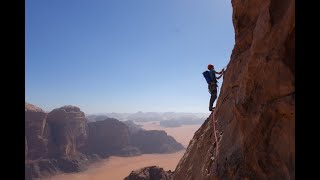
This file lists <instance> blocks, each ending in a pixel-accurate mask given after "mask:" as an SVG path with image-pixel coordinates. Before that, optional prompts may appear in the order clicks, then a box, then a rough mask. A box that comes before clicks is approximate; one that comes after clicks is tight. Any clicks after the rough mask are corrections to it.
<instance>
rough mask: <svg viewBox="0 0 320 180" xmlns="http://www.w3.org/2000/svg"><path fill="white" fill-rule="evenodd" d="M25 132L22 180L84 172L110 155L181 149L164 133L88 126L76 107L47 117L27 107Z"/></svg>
mask: <svg viewBox="0 0 320 180" xmlns="http://www.w3.org/2000/svg"><path fill="white" fill-rule="evenodd" d="M132 123H133V122H132ZM132 123H131V124H130V125H134V124H132ZM136 128H137V127H136ZM25 131H26V134H25V179H28V180H29V179H35V178H42V177H46V176H49V175H52V174H55V173H58V172H79V171H83V170H85V169H86V168H87V166H88V165H89V164H90V163H92V162H94V161H97V160H98V159H100V158H101V157H102V158H106V157H108V156H111V155H118V156H133V155H138V154H141V153H168V152H174V151H178V150H181V149H183V146H182V145H181V144H180V143H178V142H176V141H175V140H174V139H173V138H172V137H170V136H167V134H166V133H165V132H164V131H145V130H143V129H141V130H140V129H139V131H138V130H137V131H132V132H130V131H129V128H128V126H127V125H126V124H125V123H123V122H120V121H118V120H116V119H113V118H106V119H105V120H103V121H97V122H90V123H88V122H87V119H86V117H85V114H84V112H82V111H81V110H80V108H78V107H75V106H63V107H61V108H57V109H54V110H52V111H51V112H50V113H48V114H47V113H45V112H44V111H43V110H42V109H41V108H39V107H36V106H34V105H32V104H28V103H26V105H25ZM140 131H141V132H140Z"/></svg>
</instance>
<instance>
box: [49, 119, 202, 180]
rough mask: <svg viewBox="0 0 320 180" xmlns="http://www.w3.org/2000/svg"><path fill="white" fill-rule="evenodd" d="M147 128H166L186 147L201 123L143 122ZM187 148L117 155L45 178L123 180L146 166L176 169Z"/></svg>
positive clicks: (61, 179) (58, 179)
mask: <svg viewBox="0 0 320 180" xmlns="http://www.w3.org/2000/svg"><path fill="white" fill-rule="evenodd" d="M142 125H143V128H144V129H146V130H164V131H166V132H167V134H168V135H170V136H173V137H174V138H175V139H176V140H177V141H178V142H180V143H181V144H183V145H184V146H185V147H187V146H188V144H189V141H190V140H191V139H192V137H193V134H194V132H195V131H196V130H198V129H199V127H200V126H201V125H185V126H181V127H174V128H163V127H161V126H159V123H158V122H148V123H143V124H142ZM184 152H185V150H182V151H179V152H176V153H171V154H143V155H141V156H135V157H115V156H111V157H110V158H108V159H105V160H102V161H101V162H98V163H95V164H93V165H91V166H90V167H89V169H88V170H86V171H83V172H80V173H72V174H60V175H56V176H53V177H49V178H45V180H106V179H107V180H123V179H124V177H126V176H127V175H129V174H130V172H131V171H133V170H137V169H139V168H142V167H146V166H153V165H156V166H160V167H162V168H164V169H165V170H174V169H175V167H176V165H177V164H178V162H179V160H180V158H181V157H182V156H183V154H184Z"/></svg>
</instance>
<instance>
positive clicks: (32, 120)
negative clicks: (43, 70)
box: [25, 103, 95, 179]
mask: <svg viewBox="0 0 320 180" xmlns="http://www.w3.org/2000/svg"><path fill="white" fill-rule="evenodd" d="M87 129H88V128H87V122H86V119H85V116H84V113H83V112H81V111H80V109H79V108H78V107H75V106H64V107H61V108H58V109H54V110H53V111H51V112H50V113H49V114H47V113H45V112H44V111H43V110H42V109H41V108H39V107H36V106H34V105H31V104H27V103H26V105H25V130H26V137H25V154H26V157H25V159H26V164H25V172H26V173H25V179H34V178H42V177H45V176H48V175H50V174H54V173H57V172H60V171H62V172H78V171H81V170H84V169H86V166H87V165H88V163H89V162H91V161H92V160H93V159H95V158H94V157H90V156H85V155H83V154H82V153H81V149H82V148H83V147H84V146H86V143H87V133H88V132H87V131H88V130H87Z"/></svg>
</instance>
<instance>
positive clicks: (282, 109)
mask: <svg viewBox="0 0 320 180" xmlns="http://www.w3.org/2000/svg"><path fill="white" fill-rule="evenodd" d="M232 6H233V24H234V29H235V42H236V43H235V46H234V49H233V52H232V56H231V60H230V63H229V64H228V69H227V71H226V73H225V75H224V79H223V85H222V89H221V93H220V96H219V98H218V101H217V105H216V107H217V108H216V110H215V111H216V112H215V120H217V122H218V126H217V127H218V130H219V131H220V133H221V136H220V137H219V145H218V149H219V151H218V152H219V153H218V156H217V157H216V155H215V153H216V149H217V148H216V142H215V140H214V134H213V122H212V120H211V119H207V120H206V121H205V123H204V124H203V125H202V127H201V128H200V129H199V130H198V131H197V132H196V133H195V135H194V137H193V139H192V141H191V142H190V144H189V146H188V148H187V150H186V153H185V154H184V156H183V157H182V159H181V160H180V162H179V164H178V165H177V167H176V169H175V173H174V177H173V179H177V180H180V179H186V180H191V179H202V180H206V179H295V52H294V51H295V1H293V0H285V1H277V0H248V1H241V0H232Z"/></svg>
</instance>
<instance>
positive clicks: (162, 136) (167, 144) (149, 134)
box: [131, 130, 184, 154]
mask: <svg viewBox="0 0 320 180" xmlns="http://www.w3.org/2000/svg"><path fill="white" fill-rule="evenodd" d="M131 143H132V145H133V146H135V147H137V148H139V149H140V151H141V152H142V153H147V154H148V153H172V152H176V151H179V150H182V149H184V147H183V145H182V144H181V143H178V142H177V141H176V140H175V139H174V138H173V137H171V136H168V135H167V133H166V132H165V131H161V130H150V131H145V130H141V131H138V132H136V133H134V134H132V135H131Z"/></svg>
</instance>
